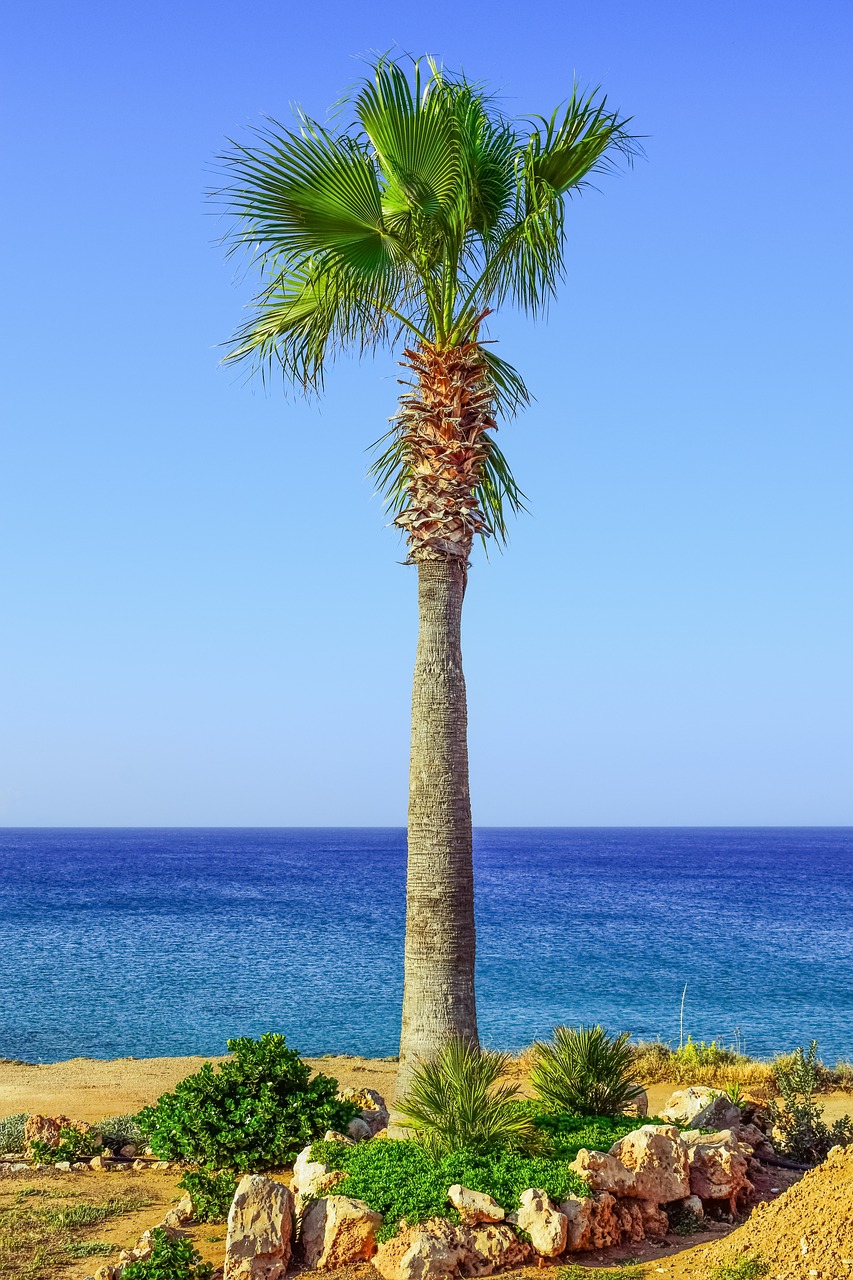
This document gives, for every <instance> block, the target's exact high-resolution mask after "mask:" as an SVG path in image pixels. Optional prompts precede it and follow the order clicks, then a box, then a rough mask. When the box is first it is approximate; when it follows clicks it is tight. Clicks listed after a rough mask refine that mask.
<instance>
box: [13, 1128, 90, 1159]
mask: <svg viewBox="0 0 853 1280" xmlns="http://www.w3.org/2000/svg"><path fill="white" fill-rule="evenodd" d="M103 1149H104V1144H103V1142H102V1140H101V1137H100V1135H99V1134H97V1133H96V1132H95V1130H94V1129H93V1130H92V1131H91V1132H90V1133H81V1132H80V1130H79V1129H74V1128H72V1127H71V1126H66V1125H63V1126H62V1128H61V1129H60V1130H59V1145H58V1146H56V1147H52V1146H51V1145H50V1143H49V1142H41V1141H40V1140H39V1139H36V1141H35V1142H31V1143H30V1155H31V1156H32V1157H33V1159H34V1160H44V1161H46V1162H49V1163H52V1164H59V1162H60V1161H61V1160H69V1161H70V1162H71V1163H72V1164H73V1163H74V1161H75V1160H91V1158H92V1156H96V1155H99V1154H100V1152H101V1151H103Z"/></svg>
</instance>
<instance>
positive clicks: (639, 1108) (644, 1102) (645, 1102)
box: [625, 1084, 649, 1116]
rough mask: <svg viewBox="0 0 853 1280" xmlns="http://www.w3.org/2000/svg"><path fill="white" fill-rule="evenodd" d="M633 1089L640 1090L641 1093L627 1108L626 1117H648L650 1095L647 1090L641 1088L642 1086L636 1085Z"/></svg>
mask: <svg viewBox="0 0 853 1280" xmlns="http://www.w3.org/2000/svg"><path fill="white" fill-rule="evenodd" d="M633 1087H634V1088H635V1089H639V1090H640V1092H639V1093H638V1094H637V1096H636V1098H634V1099H633V1101H631V1102H629V1103H628V1105H627V1106H626V1108H625V1115H626V1116H647V1115H648V1114H649V1095H648V1094H647V1093H646V1091H645V1089H643V1088H641V1087H640V1085H638V1084H635V1085H634V1086H633Z"/></svg>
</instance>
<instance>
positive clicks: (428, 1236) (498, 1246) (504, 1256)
mask: <svg viewBox="0 0 853 1280" xmlns="http://www.w3.org/2000/svg"><path fill="white" fill-rule="evenodd" d="M532 1256H533V1251H532V1249H531V1247H530V1245H528V1244H526V1243H524V1241H522V1240H519V1238H518V1236H517V1235H516V1234H515V1232H514V1231H513V1230H512V1228H511V1227H508V1226H506V1225H505V1224H503V1223H484V1224H481V1225H477V1226H471V1227H466V1226H454V1225H453V1224H452V1223H450V1222H446V1221H445V1220H444V1219H443V1218H433V1219H431V1220H430V1221H429V1222H424V1223H422V1224H421V1225H419V1226H416V1227H407V1228H404V1229H403V1230H402V1231H401V1232H400V1233H399V1234H398V1235H396V1236H394V1237H393V1238H392V1239H391V1240H386V1241H385V1242H384V1243H383V1244H381V1245H380V1246H379V1249H378V1251H377V1253H376V1255H375V1257H374V1258H373V1265H374V1267H375V1268H376V1270H377V1271H378V1272H379V1274H380V1275H381V1276H383V1278H384V1280H448V1277H455V1276H488V1275H491V1274H492V1273H493V1272H494V1271H497V1270H498V1269H502V1268H505V1267H512V1266H517V1265H518V1264H519V1263H522V1262H526V1261H528V1260H529V1259H530V1258H531V1257H532Z"/></svg>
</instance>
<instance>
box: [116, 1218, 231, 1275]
mask: <svg viewBox="0 0 853 1280" xmlns="http://www.w3.org/2000/svg"><path fill="white" fill-rule="evenodd" d="M151 1242H152V1245H153V1249H152V1252H151V1255H150V1256H149V1257H148V1258H145V1259H144V1260H143V1261H142V1262H131V1263H130V1265H129V1266H126V1267H125V1268H124V1270H123V1271H122V1273H121V1276H122V1280H210V1277H211V1276H212V1275H213V1266H212V1264H211V1263H209V1262H202V1260H201V1254H200V1253H196V1251H195V1249H194V1248H193V1242H192V1240H187V1239H186V1237H184V1238H179V1239H175V1240H170V1239H169V1237H168V1236H167V1235H166V1232H165V1231H164V1230H163V1228H162V1227H155V1228H154V1230H153V1231H152V1233H151Z"/></svg>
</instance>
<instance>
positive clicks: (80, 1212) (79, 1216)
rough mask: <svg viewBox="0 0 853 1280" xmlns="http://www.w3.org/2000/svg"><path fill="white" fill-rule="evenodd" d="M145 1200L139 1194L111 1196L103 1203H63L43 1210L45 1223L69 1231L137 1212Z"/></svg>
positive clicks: (142, 1206) (143, 1205)
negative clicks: (58, 1206)
mask: <svg viewBox="0 0 853 1280" xmlns="http://www.w3.org/2000/svg"><path fill="white" fill-rule="evenodd" d="M144 1207H145V1201H144V1200H140V1199H139V1197H138V1196H111V1197H110V1199H109V1200H105V1201H104V1203H103V1204H87V1203H86V1202H85V1201H84V1202H83V1204H72V1205H63V1206H62V1207H61V1208H59V1209H44V1210H42V1211H41V1216H42V1217H43V1220H44V1223H45V1225H46V1226H48V1227H58V1228H59V1229H60V1230H63V1231H67V1230H70V1229H74V1228H77V1227H92V1226H94V1225H95V1223H96V1222H106V1221H107V1219H108V1218H118V1217H121V1215H122V1214H124V1213H135V1212H136V1210H137V1209H144Z"/></svg>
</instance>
